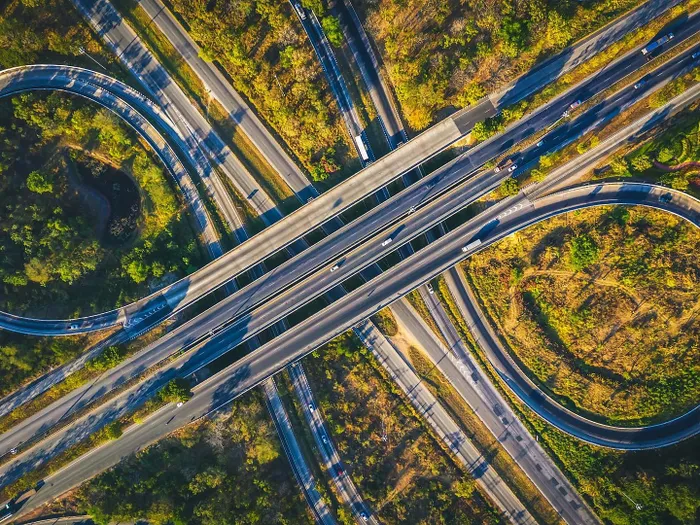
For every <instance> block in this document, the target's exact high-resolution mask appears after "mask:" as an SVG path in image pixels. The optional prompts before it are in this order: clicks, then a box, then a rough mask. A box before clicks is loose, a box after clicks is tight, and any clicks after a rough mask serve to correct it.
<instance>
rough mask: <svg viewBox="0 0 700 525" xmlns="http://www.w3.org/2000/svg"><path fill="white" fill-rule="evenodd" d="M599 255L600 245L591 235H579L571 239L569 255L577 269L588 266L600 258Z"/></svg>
mask: <svg viewBox="0 0 700 525" xmlns="http://www.w3.org/2000/svg"><path fill="white" fill-rule="evenodd" d="M598 255H599V250H598V246H597V245H596V243H595V242H594V241H593V239H592V238H591V237H590V236H589V235H586V234H582V235H578V236H576V237H574V238H573V239H572V240H571V252H570V254H569V257H570V262H571V266H572V268H574V269H575V270H579V271H580V270H583V269H584V268H587V267H588V266H590V265H591V264H593V263H594V262H596V261H597V260H598Z"/></svg>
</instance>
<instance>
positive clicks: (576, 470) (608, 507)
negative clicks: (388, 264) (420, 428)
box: [440, 270, 700, 525]
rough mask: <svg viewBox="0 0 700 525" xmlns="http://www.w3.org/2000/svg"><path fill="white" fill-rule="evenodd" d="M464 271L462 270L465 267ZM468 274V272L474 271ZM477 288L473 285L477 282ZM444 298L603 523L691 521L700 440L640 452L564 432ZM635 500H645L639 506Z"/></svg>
mask: <svg viewBox="0 0 700 525" xmlns="http://www.w3.org/2000/svg"><path fill="white" fill-rule="evenodd" d="M460 271H461V270H460ZM466 273H467V277H469V275H470V274H469V273H468V272H466ZM472 288H474V286H473V283H472ZM440 292H441V300H443V304H444V305H445V308H446V309H447V310H448V312H449V313H450V316H451V317H452V318H453V319H454V321H455V326H456V327H457V330H458V331H459V333H460V335H461V337H462V338H463V339H464V340H465V341H466V342H467V343H468V344H469V346H470V347H471V348H472V351H473V352H474V355H475V356H476V357H477V359H478V360H479V361H480V362H481V365H482V367H483V369H484V370H485V371H486V372H487V373H488V375H489V376H490V378H491V380H492V381H493V382H494V384H495V385H496V386H497V387H498V388H499V390H500V391H501V393H502V394H503V395H504V396H505V398H506V399H508V400H509V401H510V403H511V406H512V407H513V409H514V410H515V413H516V414H517V415H518V417H520V419H521V420H522V421H523V423H524V424H525V425H526V426H527V427H528V429H529V430H530V432H531V433H532V434H533V435H535V436H536V437H537V439H538V441H539V443H540V445H542V446H543V447H544V448H545V450H546V451H547V452H548V453H549V454H550V455H551V456H552V458H553V459H554V461H555V462H557V463H558V465H559V466H560V468H561V469H562V471H563V472H564V473H565V474H566V476H567V477H568V478H569V480H570V481H571V482H572V483H573V484H574V486H575V487H576V488H577V489H578V490H579V492H580V493H581V494H582V495H583V496H584V497H585V498H586V499H587V500H588V502H589V504H590V505H591V506H592V507H593V509H594V510H595V512H596V514H597V515H598V516H599V517H600V518H601V519H602V520H603V522H604V523H609V524H611V525H669V524H673V525H681V524H687V525H690V524H692V523H695V521H696V519H695V517H696V513H697V511H698V509H699V508H700V507H699V502H700V491H699V490H698V486H697V482H696V481H697V473H698V471H699V469H700V460H699V459H698V455H697V448H698V446H699V445H700V439H699V438H697V437H695V438H693V439H690V440H687V441H683V442H682V443H681V444H679V445H676V446H673V447H665V448H661V449H656V450H650V451H641V452H619V451H615V450H610V449H606V448H598V447H594V446H591V445H588V444H586V443H583V442H582V441H580V440H578V439H575V438H572V437H570V436H569V435H567V434H564V433H563V432H560V431H559V430H557V429H556V428H554V427H553V426H551V425H549V424H548V423H546V422H545V421H543V420H542V419H540V418H539V417H538V416H537V415H536V414H535V413H534V412H532V411H531V410H530V409H529V408H527V407H526V406H525V405H524V404H523V403H522V402H520V400H519V399H518V398H517V397H516V396H515V395H514V394H513V393H512V392H511V390H510V389H509V388H508V387H507V386H506V385H505V384H504V383H503V381H502V380H501V379H500V376H499V375H498V373H497V372H496V370H495V369H494V368H493V367H492V366H491V365H490V364H489V362H488V360H487V359H486V357H485V355H484V353H483V352H482V351H481V349H480V347H479V346H478V345H477V344H476V343H475V341H474V339H473V337H472V335H471V332H470V331H469V328H468V327H467V325H466V323H465V321H464V318H463V317H462V316H461V313H460V311H459V309H458V308H457V306H456V304H455V303H454V301H453V300H452V298H451V296H450V294H449V291H448V290H447V289H446V288H445V287H444V285H442V286H441V287H440ZM628 498H632V500H633V501H634V502H635V503H638V504H640V505H641V509H639V510H638V509H637V508H635V506H634V503H633V502H631V501H630V500H629V499H628Z"/></svg>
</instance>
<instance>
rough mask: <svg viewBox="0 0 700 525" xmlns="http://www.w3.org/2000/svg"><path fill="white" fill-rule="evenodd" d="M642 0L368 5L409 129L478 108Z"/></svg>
mask: <svg viewBox="0 0 700 525" xmlns="http://www.w3.org/2000/svg"><path fill="white" fill-rule="evenodd" d="M639 3H640V2H639V0H592V1H589V2H578V1H575V0H524V1H520V2H495V1H492V0H466V1H465V0H449V1H444V2H437V3H436V2H432V1H430V0H408V1H406V0H379V1H372V2H360V4H359V7H360V9H361V11H364V14H365V16H366V20H367V26H368V28H369V30H370V32H371V33H372V34H373V36H374V38H375V40H376V42H377V43H378V44H379V46H380V48H381V49H382V51H383V57H384V59H385V62H386V64H387V68H388V72H389V75H390V77H391V80H392V82H393V84H394V87H395V89H396V94H397V97H398V99H399V102H400V103H401V107H402V109H403V114H404V117H405V119H406V122H407V124H408V125H409V126H410V127H411V128H413V129H415V130H419V129H423V128H425V127H427V126H428V125H429V124H430V123H431V122H432V121H433V119H434V118H435V115H436V112H437V111H438V110H440V109H443V108H445V107H446V106H448V105H457V106H466V105H469V104H473V103H474V102H476V101H477V100H479V99H480V98H481V97H483V96H484V95H485V94H486V93H487V92H489V91H491V90H493V89H495V88H496V87H498V86H499V85H502V84H503V83H505V82H507V81H509V80H512V79H513V78H514V77H516V76H517V75H518V74H520V73H522V72H524V71H526V70H527V69H529V68H530V67H532V65H533V64H534V63H535V62H537V61H538V60H541V59H542V58H543V57H545V56H548V55H551V54H553V53H555V52H557V51H559V50H561V49H563V48H564V47H565V46H566V45H568V44H569V43H571V42H573V41H574V40H576V39H577V38H580V37H582V36H583V35H585V34H587V33H589V32H591V31H593V30H595V29H596V28H598V27H600V26H601V25H603V24H604V23H606V22H607V21H609V20H610V19H612V18H613V17H615V16H617V15H619V14H620V13H622V12H624V11H626V10H628V9H630V8H632V7H634V6H635V5H637V4H639Z"/></svg>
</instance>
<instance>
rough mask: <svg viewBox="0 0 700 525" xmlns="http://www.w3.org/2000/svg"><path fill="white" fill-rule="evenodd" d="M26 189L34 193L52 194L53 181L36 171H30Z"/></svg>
mask: <svg viewBox="0 0 700 525" xmlns="http://www.w3.org/2000/svg"><path fill="white" fill-rule="evenodd" d="M27 188H28V189H29V191H33V192H34V193H53V179H52V178H51V177H50V176H48V175H44V174H43V173H40V172H38V171H32V172H31V173H30V174H29V175H28V176H27Z"/></svg>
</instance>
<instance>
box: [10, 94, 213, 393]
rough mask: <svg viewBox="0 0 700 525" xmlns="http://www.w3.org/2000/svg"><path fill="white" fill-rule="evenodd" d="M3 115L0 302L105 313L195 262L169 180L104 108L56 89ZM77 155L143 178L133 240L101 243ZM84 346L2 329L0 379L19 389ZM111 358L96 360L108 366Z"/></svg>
mask: <svg viewBox="0 0 700 525" xmlns="http://www.w3.org/2000/svg"><path fill="white" fill-rule="evenodd" d="M0 121H2V126H1V127H0V308H2V309H3V310H5V311H10V312H14V313H28V314H30V315H39V316H40V317H50V316H59V317H62V316H78V315H81V314H83V313H90V312H93V311H103V310H106V309H109V308H113V307H114V306H116V305H117V304H118V303H123V302H126V301H130V300H133V299H136V298H138V297H140V296H142V295H143V294H144V293H145V292H146V290H145V289H144V286H143V284H141V285H139V284H138V283H139V282H143V281H144V280H145V279H147V278H149V277H151V276H153V277H161V276H163V275H164V274H165V273H167V272H174V273H175V274H178V275H182V274H183V273H185V272H190V271H192V270H194V269H195V268H196V267H198V266H199V264H200V262H201V256H200V252H199V248H198V245H197V242H196V239H195V238H194V237H193V235H192V232H191V230H190V228H189V226H188V224H187V222H186V219H185V218H184V217H183V216H181V213H180V209H181V205H180V204H179V203H178V200H177V197H176V195H175V192H174V191H173V189H172V188H171V182H170V180H169V178H168V177H167V175H166V174H165V173H164V172H163V170H162V169H161V168H160V167H159V166H158V165H157V164H156V163H155V160H154V158H153V157H151V156H150V155H149V154H148V153H147V152H146V151H145V150H144V149H143V148H142V147H141V145H140V144H139V143H138V141H137V139H136V138H135V137H134V136H133V135H132V134H131V132H130V131H128V130H127V129H126V128H125V126H124V125H123V124H122V123H121V122H119V121H118V120H117V119H116V118H115V117H113V116H112V115H111V114H110V113H108V112H107V111H106V110H103V109H98V108H97V107H96V106H92V105H90V104H89V103H88V102H87V101H85V100H83V99H78V98H75V99H74V98H71V97H67V96H64V95H59V94H50V95H48V96H47V95H43V94H42V95H38V94H24V95H20V96H17V97H14V98H13V99H12V100H11V101H10V99H4V100H3V101H2V103H1V104H0ZM75 159H77V161H78V162H84V159H91V161H94V162H96V163H98V164H99V162H97V160H95V159H98V160H99V161H102V162H105V161H106V162H109V163H110V165H109V169H111V170H114V169H122V170H123V171H125V172H128V173H129V175H130V176H131V177H132V178H133V179H134V180H135V181H136V182H137V183H138V186H139V187H140V190H141V194H142V200H143V213H142V214H141V216H140V217H139V219H138V226H139V235H138V236H137V237H136V238H133V237H132V238H131V239H130V240H129V242H127V243H126V244H121V245H110V246H109V247H108V248H106V247H105V246H103V245H102V242H101V240H100V237H101V236H100V235H99V232H96V231H95V230H96V227H95V224H96V223H98V222H99V221H96V220H95V218H94V216H93V212H95V210H93V209H92V208H91V207H90V206H85V204H84V200H83V199H82V198H81V196H80V192H81V191H83V190H81V188H82V186H81V184H80V183H79V178H80V177H79V170H78V169H77V168H78V167H79V165H78V164H77V163H76V160H75ZM87 197H88V198H91V194H87ZM77 287H80V288H79V290H80V292H79V293H78V292H77V290H78V288H77ZM85 345H86V339H85V338H83V337H76V338H68V339H56V340H46V339H28V338H24V337H17V336H14V335H12V334H2V335H0V384H2V385H3V388H4V387H7V388H11V387H13V386H16V385H17V384H19V383H20V382H22V381H23V380H25V379H26V378H28V377H31V376H32V374H33V373H35V372H37V371H40V370H45V369H46V368H48V367H50V366H56V365H58V364H60V363H62V362H65V361H66V360H68V359H71V358H73V357H75V356H76V355H77V354H78V353H79V352H81V351H82V350H83V349H84V348H85ZM113 358H114V359H116V356H114V355H111V354H109V355H107V356H105V359H106V362H105V363H101V362H96V363H93V364H92V365H94V366H95V367H100V366H109V363H108V362H107V361H110V360H111V359H113Z"/></svg>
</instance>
